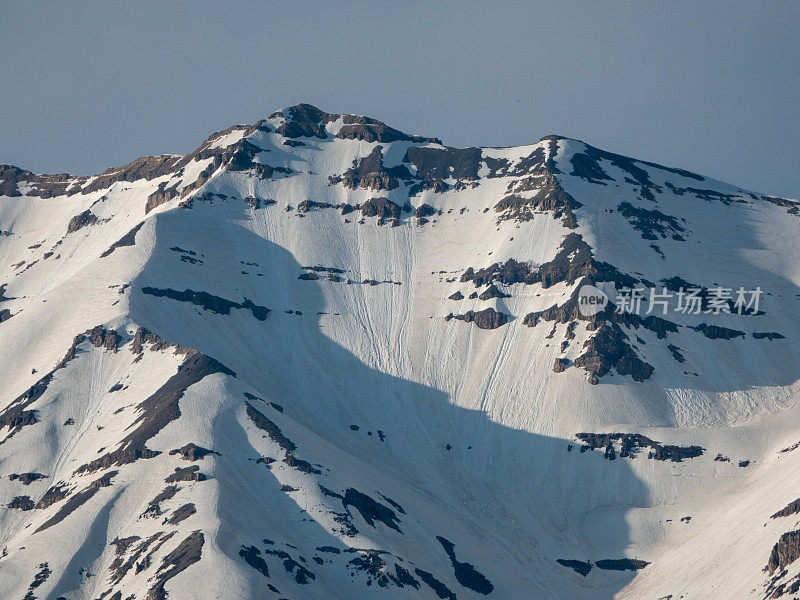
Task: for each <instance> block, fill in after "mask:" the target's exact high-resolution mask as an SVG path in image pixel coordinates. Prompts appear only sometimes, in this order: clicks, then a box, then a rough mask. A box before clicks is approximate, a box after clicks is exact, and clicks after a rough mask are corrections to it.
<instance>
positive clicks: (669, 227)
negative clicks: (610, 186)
mask: <svg viewBox="0 0 800 600" xmlns="http://www.w3.org/2000/svg"><path fill="white" fill-rule="evenodd" d="M617 211H618V212H619V213H620V214H621V215H622V216H623V217H625V218H626V219H627V220H628V222H630V224H631V225H633V228H634V229H635V230H636V231H639V232H641V234H642V238H643V239H645V240H657V239H666V238H667V237H670V238H672V239H673V240H677V241H683V239H684V238H683V235H681V234H682V233H685V232H686V229H685V228H684V227H683V226H682V225H681V224H680V223H679V221H678V219H676V218H675V217H671V216H670V215H666V214H664V213H662V212H661V211H658V210H655V209H654V210H647V209H644V208H639V207H636V206H633V205H632V204H631V203H629V202H621V203H620V204H619V206H617Z"/></svg>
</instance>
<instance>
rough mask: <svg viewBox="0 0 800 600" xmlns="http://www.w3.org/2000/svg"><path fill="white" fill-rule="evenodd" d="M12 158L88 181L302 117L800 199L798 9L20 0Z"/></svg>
mask: <svg viewBox="0 0 800 600" xmlns="http://www.w3.org/2000/svg"><path fill="white" fill-rule="evenodd" d="M2 14H3V16H2V19H0V57H1V59H0V81H2V82H3V86H2V88H3V89H2V91H1V92H0V113H1V114H2V118H0V162H4V163H12V164H16V165H18V166H21V167H24V168H28V169H31V170H34V171H37V172H61V171H67V172H71V173H76V174H90V173H96V172H100V171H102V170H104V169H105V168H107V167H109V166H112V165H118V164H123V163H125V162H128V161H130V160H132V159H133V158H135V157H137V156H140V155H144V154H160V153H185V152H188V151H191V150H193V149H194V148H195V147H197V145H199V143H200V141H202V139H203V138H205V136H206V135H207V134H209V133H210V132H212V131H216V130H219V129H223V128H225V127H227V126H229V125H231V124H233V123H239V122H247V123H252V122H255V121H256V120H258V119H259V118H262V117H264V116H266V115H268V114H269V113H270V112H272V111H273V110H275V109H277V108H280V107H283V106H286V105H289V104H295V103H298V102H309V103H312V104H315V105H317V106H319V107H320V108H323V109H325V110H328V111H330V112H353V113H359V114H367V115H369V116H373V117H376V118H379V119H381V120H383V121H385V122H387V123H389V124H390V125H393V126H395V127H397V128H399V129H402V130H404V131H408V132H410V133H420V134H425V135H435V136H438V137H441V138H442V139H443V140H444V141H445V142H446V143H448V144H450V145H457V146H466V145H486V146H488V145H493V146H507V145H516V144H524V143H530V142H532V141H535V140H537V139H539V138H540V137H542V136H543V135H547V134H549V133H558V134H561V135H566V136H569V137H576V138H580V139H583V140H585V141H587V142H589V143H592V144H594V145H597V146H600V147H603V148H605V149H607V150H612V151H616V152H620V153H623V154H629V155H632V156H636V157H638V158H643V159H648V160H653V161H657V162H661V163H665V164H668V165H672V166H678V167H684V168H688V169H691V170H694V171H698V172H701V173H704V174H706V175H709V176H711V177H716V178H718V179H722V180H725V181H729V182H731V183H734V184H737V185H741V186H744V187H747V188H750V189H755V190H758V191H763V192H767V193H774V194H780V195H785V196H791V197H798V196H800V169H798V164H800V141H798V133H800V114H799V110H800V109H799V108H798V106H800V101H799V100H798V98H800V44H799V43H798V42H797V32H798V31H800V3H798V2H793V1H789V0H787V1H785V2H772V1H769V0H767V1H764V2H737V1H733V0H724V1H723V0H719V1H708V2H698V1H696V0H695V1H676V0H673V1H670V2H644V1H628V2H622V1H612V0H606V1H602V2H599V1H597V0H586V1H582V2H569V1H559V2H552V1H551V2H518V3H511V2H497V1H491V2H490V1H484V2H391V3H390V2H378V1H375V2H363V3H359V2H330V3H321V2H301V1H292V2H280V3H278V2H199V1H195V2H163V1H157V2H143V1H138V0H137V1H136V2H78V3H62V2H25V3H22V2H18V3H11V2H8V3H5V6H4V7H3V11H2Z"/></svg>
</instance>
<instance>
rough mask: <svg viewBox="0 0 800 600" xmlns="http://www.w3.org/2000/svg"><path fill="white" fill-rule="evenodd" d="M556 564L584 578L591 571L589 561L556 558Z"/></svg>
mask: <svg viewBox="0 0 800 600" xmlns="http://www.w3.org/2000/svg"><path fill="white" fill-rule="evenodd" d="M556 562H557V563H558V564H560V565H562V566H564V567H568V568H570V569H572V570H573V571H575V572H576V573H578V574H579V575H583V576H584V577H586V576H587V575H588V574H589V573H590V572H591V570H592V563H590V562H589V561H586V562H584V561H582V560H572V559H567V558H557V559H556Z"/></svg>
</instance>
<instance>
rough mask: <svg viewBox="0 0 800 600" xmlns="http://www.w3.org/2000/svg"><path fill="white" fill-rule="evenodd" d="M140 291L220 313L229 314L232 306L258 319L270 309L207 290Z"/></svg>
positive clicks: (155, 289)
mask: <svg viewBox="0 0 800 600" xmlns="http://www.w3.org/2000/svg"><path fill="white" fill-rule="evenodd" d="M142 293H143V294H149V295H151V296H156V297H159V298H169V299H171V300H178V301H179V302H189V303H191V304H194V305H196V306H200V307H202V308H203V309H204V310H210V311H211V312H213V313H216V314H220V315H229V314H231V309H232V308H238V309H242V310H249V311H250V312H251V313H253V316H254V317H255V318H256V319H258V320H259V321H264V320H266V318H267V313H269V312H270V309H269V308H267V307H266V306H258V305H257V304H254V303H253V301H252V300H248V299H247V298H245V299H244V300H243V301H242V302H233V301H232V300H227V299H225V298H221V297H220V296H214V295H212V294H209V293H208V292H196V291H194V290H184V291H182V292H180V291H178V290H173V289H170V288H165V289H162V288H154V287H143V288H142Z"/></svg>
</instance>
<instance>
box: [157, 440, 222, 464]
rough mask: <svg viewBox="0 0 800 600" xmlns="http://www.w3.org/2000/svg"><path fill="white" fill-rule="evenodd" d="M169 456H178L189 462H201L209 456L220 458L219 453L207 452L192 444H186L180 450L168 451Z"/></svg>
mask: <svg viewBox="0 0 800 600" xmlns="http://www.w3.org/2000/svg"><path fill="white" fill-rule="evenodd" d="M169 454H170V456H172V455H174V454H180V456H181V458H182V459H183V460H190V461H192V462H194V461H196V460H202V459H204V458H205V457H206V456H208V455H209V454H216V455H217V456H220V453H219V452H214V451H213V450H209V449H208V448H203V447H202V446H198V445H197V444H194V443H189V444H186V445H185V446H181V447H180V448H175V449H174V450H170V451H169Z"/></svg>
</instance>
